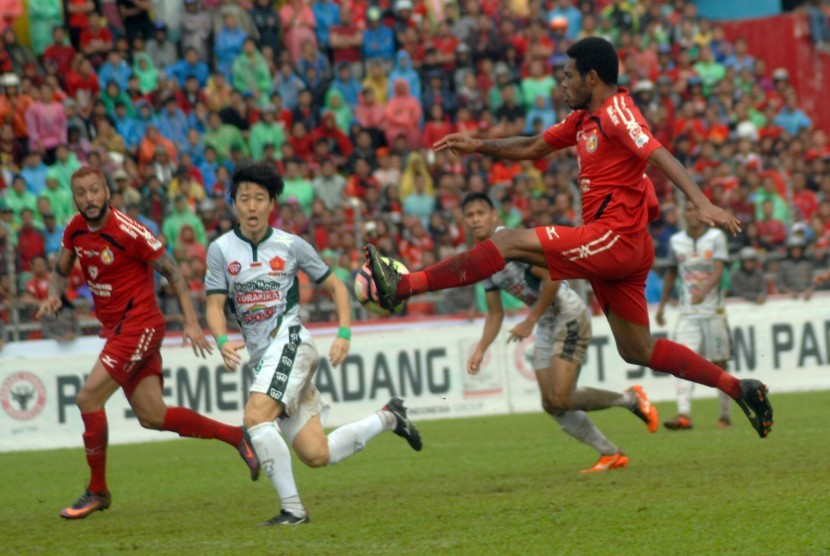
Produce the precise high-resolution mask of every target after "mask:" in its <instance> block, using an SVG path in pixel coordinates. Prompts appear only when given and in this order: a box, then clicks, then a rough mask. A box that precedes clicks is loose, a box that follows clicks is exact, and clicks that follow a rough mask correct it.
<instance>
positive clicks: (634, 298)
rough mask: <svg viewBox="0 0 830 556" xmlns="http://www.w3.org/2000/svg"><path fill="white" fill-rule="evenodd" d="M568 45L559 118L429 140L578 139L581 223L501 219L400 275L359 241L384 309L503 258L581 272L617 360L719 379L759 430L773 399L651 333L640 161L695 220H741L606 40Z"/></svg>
mask: <svg viewBox="0 0 830 556" xmlns="http://www.w3.org/2000/svg"><path fill="white" fill-rule="evenodd" d="M567 53H568V57H569V60H568V63H567V65H566V67H565V79H564V80H563V81H562V86H563V88H564V90H565V102H567V104H568V106H569V107H570V108H571V109H573V112H571V114H570V115H569V116H568V117H567V118H565V120H563V121H562V122H560V123H558V124H556V125H554V126H552V127H550V128H549V129H547V130H545V132H544V133H542V134H541V135H536V136H533V137H510V138H506V139H489V140H481V139H475V138H473V137H470V136H467V135H463V134H458V133H454V134H451V135H448V136H446V137H444V138H443V139H441V140H440V141H438V142H437V143H436V144H435V145H434V146H435V150H437V151H442V150H449V151H452V152H453V153H456V154H466V153H481V154H484V155H488V156H492V157H496V158H504V159H509V160H533V159H538V158H541V157H544V156H546V155H548V154H550V153H552V152H553V151H555V150H558V149H562V148H565V147H571V146H576V150H577V156H578V161H579V170H580V172H579V185H580V188H581V190H582V217H583V222H584V225H583V226H578V227H574V228H571V227H565V226H541V227H538V228H536V229H531V230H502V231H500V232H498V233H496V234H495V235H494V236H493V237H492V239H491V240H489V241H484V242H482V243H479V244H477V245H476V246H475V247H473V248H472V249H470V250H469V251H467V252H465V253H462V254H460V255H456V256H454V257H451V258H449V259H447V260H445V261H442V262H440V263H438V264H436V265H433V266H431V267H428V268H426V269H424V270H423V271H421V272H413V273H412V274H409V275H400V274H398V273H397V272H396V271H395V270H394V269H393V268H392V267H391V266H389V265H387V264H386V263H384V262H383V261H382V260H381V258H380V257H379V256H378V253H377V250H376V249H375V248H374V247H373V246H371V245H367V246H366V256H367V259H368V261H369V263H370V264H371V267H372V276H373V280H374V282H375V285H376V286H377V292H378V298H379V302H380V304H381V306H383V307H384V308H387V309H389V308H392V307H396V306H397V305H398V304H400V302H401V301H402V300H404V299H408V298H409V297H411V296H413V295H416V294H419V293H423V292H427V291H436V290H443V289H447V288H453V287H458V286H464V285H468V284H472V283H475V282H478V281H480V280H483V279H484V278H487V277H488V276H491V275H492V274H494V273H496V272H498V271H499V270H501V269H502V268H504V265H505V261H510V260H517V261H523V262H528V263H531V264H533V265H536V266H541V267H547V268H548V270H550V274H551V278H552V279H553V280H565V279H568V278H585V279H588V280H589V281H590V282H591V286H592V287H593V290H594V294H595V295H596V297H597V300H598V301H599V302H600V304H601V306H602V308H603V311H604V312H605V316H606V318H607V319H608V322H609V324H610V325H611V331H612V333H613V334H614V339H615V340H616V343H617V350H618V351H619V353H620V355H621V356H622V358H623V359H624V360H625V361H627V362H628V363H632V364H635V365H646V366H648V367H651V368H652V369H654V370H656V371H660V372H664V373H670V374H672V375H675V376H677V377H679V378H683V379H685V380H690V381H692V382H697V383H699V384H704V385H706V386H711V387H715V388H718V389H719V390H721V391H723V392H725V393H727V394H728V395H729V396H730V397H731V398H732V399H733V400H735V401H736V402H737V403H738V405H739V406H740V407H741V409H743V411H744V412H745V413H746V414H747V417H749V420H750V422H751V423H752V426H753V427H754V428H755V430H756V431H757V432H758V434H759V435H760V436H761V437H762V438H763V437H765V436H767V434H769V431H770V429H771V427H772V406H771V405H770V403H769V399H768V397H767V388H766V386H764V384H762V383H761V382H760V381H758V380H752V379H745V380H738V379H737V378H735V377H733V376H731V375H729V374H728V373H725V372H724V371H723V369H721V368H719V367H718V366H717V365H715V364H713V363H711V362H710V361H707V360H706V359H704V358H702V357H700V356H699V355H697V354H696V353H694V352H693V351H692V350H690V349H688V348H686V347H684V346H682V345H680V344H677V343H675V342H670V341H668V340H664V339H655V338H654V337H653V336H652V335H651V331H650V330H649V319H648V307H647V305H646V298H645V282H646V276H647V275H648V272H649V270H650V269H651V265H652V262H653V260H654V247H653V245H652V242H651V237H650V236H649V234H648V231H647V230H646V225H647V224H648V222H649V220H650V219H653V218H654V217H656V215H657V198H656V195H655V193H654V188H653V186H652V184H651V181H650V180H649V179H648V177H647V176H646V175H645V170H646V166H647V164H653V165H655V166H657V167H658V168H660V169H661V170H662V171H663V172H664V173H665V174H666V176H668V178H669V179H670V180H671V181H672V182H673V183H674V184H675V185H676V186H677V187H678V188H679V189H680V190H681V191H682V192H683V193H684V194H685V195H686V196H687V197H688V199H689V201H690V202H691V203H692V204H693V205H694V206H695V209H696V210H697V214H698V217H699V218H700V220H701V221H703V222H705V223H706V224H708V225H710V226H720V227H722V228H725V229H726V230H727V231H729V232H731V233H733V234H734V233H737V232H738V231H740V223H739V222H738V220H737V219H736V218H735V217H734V216H732V215H730V214H729V213H727V212H726V211H724V210H723V209H721V208H719V207H716V206H714V205H713V204H712V203H711V202H709V200H708V199H707V198H706V197H705V196H704V195H703V194H702V193H701V191H700V189H699V188H698V187H697V185H696V184H695V183H694V181H692V179H691V177H690V176H689V175H688V173H687V172H686V170H685V169H684V168H683V166H682V165H681V164H680V162H678V161H677V159H676V158H674V157H673V156H672V155H671V154H670V153H669V151H667V150H666V149H665V148H664V147H663V146H661V145H660V143H658V142H657V140H656V139H654V137H653V136H652V135H651V132H650V131H649V129H648V125H647V123H646V121H645V119H644V118H643V116H642V114H640V111H639V110H638V109H637V108H636V106H635V105H634V102H633V101H632V100H631V97H630V96H629V95H628V91H627V90H625V89H622V88H618V87H617V77H618V72H619V59H618V57H617V53H616V51H615V50H614V47H613V46H612V45H611V43H609V42H608V41H606V40H605V39H601V38H598V37H590V38H586V39H583V40H581V41H578V42H576V43H574V44H573V45H572V46H571V47H570V48H569V49H568V52H567Z"/></svg>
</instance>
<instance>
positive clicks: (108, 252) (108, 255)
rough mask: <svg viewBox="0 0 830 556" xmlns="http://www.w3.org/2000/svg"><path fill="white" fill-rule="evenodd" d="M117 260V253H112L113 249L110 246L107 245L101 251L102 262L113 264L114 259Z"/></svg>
mask: <svg viewBox="0 0 830 556" xmlns="http://www.w3.org/2000/svg"><path fill="white" fill-rule="evenodd" d="M114 260H115V255H113V254H112V249H110V248H109V247H105V248H104V250H103V251H101V262H102V263H104V264H112V261H114Z"/></svg>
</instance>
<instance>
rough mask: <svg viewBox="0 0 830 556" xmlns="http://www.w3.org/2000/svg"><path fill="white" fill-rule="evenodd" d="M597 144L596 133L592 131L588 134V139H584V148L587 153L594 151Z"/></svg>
mask: <svg viewBox="0 0 830 556" xmlns="http://www.w3.org/2000/svg"><path fill="white" fill-rule="evenodd" d="M598 145H599V139H598V138H597V134H596V132H595V133H592V134H591V135H589V136H588V139H587V140H586V141H585V150H586V151H588V152H589V153H592V152H594V151H595V150H597V146H598Z"/></svg>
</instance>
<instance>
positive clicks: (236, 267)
mask: <svg viewBox="0 0 830 556" xmlns="http://www.w3.org/2000/svg"><path fill="white" fill-rule="evenodd" d="M240 270H242V264H241V263H240V262H239V261H233V262H232V263H231V264H229V265H228V274H230V275H231V276H236V275H237V274H239V271H240Z"/></svg>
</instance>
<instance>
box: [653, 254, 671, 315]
mask: <svg viewBox="0 0 830 556" xmlns="http://www.w3.org/2000/svg"><path fill="white" fill-rule="evenodd" d="M676 281H677V267H676V266H672V267H670V268H669V269H668V270H666V275H665V276H664V277H663V292H662V293H661V294H660V304H659V305H657V314H656V315H654V320H656V321H657V324H659V325H660V326H665V325H666V317H665V316H664V315H663V311H664V310H665V308H666V303H668V301H669V297H670V296H671V292H673V291H674V284H675V282H676Z"/></svg>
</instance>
